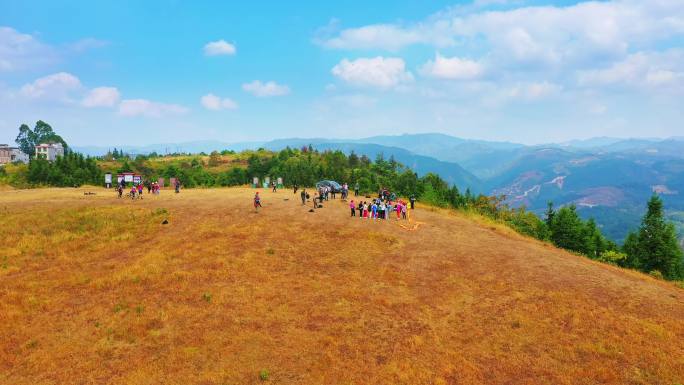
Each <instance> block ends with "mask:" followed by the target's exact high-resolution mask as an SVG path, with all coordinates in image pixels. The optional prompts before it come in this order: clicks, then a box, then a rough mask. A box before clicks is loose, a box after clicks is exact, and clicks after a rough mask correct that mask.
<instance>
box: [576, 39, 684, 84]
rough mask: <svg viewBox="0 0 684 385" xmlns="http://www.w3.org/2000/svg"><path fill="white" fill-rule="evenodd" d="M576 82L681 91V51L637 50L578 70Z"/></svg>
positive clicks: (683, 65)
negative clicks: (601, 65) (600, 65)
mask: <svg viewBox="0 0 684 385" xmlns="http://www.w3.org/2000/svg"><path fill="white" fill-rule="evenodd" d="M578 80H579V83H580V84H581V85H583V86H588V87H596V86H606V85H616V86H632V87H646V88H655V87H678V88H680V89H682V90H684V50H680V49H672V50H668V51H666V52H637V53H634V54H631V55H629V56H627V57H626V58H625V59H624V60H622V61H619V62H616V63H613V64H612V65H611V66H609V67H607V68H601V69H595V70H586V71H580V72H579V74H578Z"/></svg>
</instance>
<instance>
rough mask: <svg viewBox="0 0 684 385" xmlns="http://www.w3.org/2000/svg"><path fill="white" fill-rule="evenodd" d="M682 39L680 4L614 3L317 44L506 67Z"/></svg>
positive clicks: (462, 19)
mask: <svg viewBox="0 0 684 385" xmlns="http://www.w3.org/2000/svg"><path fill="white" fill-rule="evenodd" d="M683 34H684V2H682V1H680V0H659V1H641V0H613V1H603V2H595V1H592V2H588V1H587V2H581V3H577V4H574V5H569V6H527V7H519V8H514V9H508V10H502V11H483V10H482V9H478V8H477V7H474V8H472V9H470V11H467V12H464V10H463V8H461V7H455V8H453V9H447V10H445V11H442V12H440V13H437V14H435V15H432V16H430V17H429V18H427V19H425V20H424V21H421V22H418V23H413V24H399V23H397V24H372V25H366V26H361V27H358V28H348V29H344V30H341V31H339V32H337V33H336V34H334V35H332V36H330V37H328V38H319V39H318V41H319V43H320V44H321V45H323V46H324V47H328V48H336V49H385V50H397V49H400V48H403V47H406V46H409V45H413V44H428V45H433V46H437V47H443V46H451V45H455V44H457V43H458V44H459V45H461V46H463V45H464V44H468V43H473V44H477V46H478V47H485V48H486V49H488V50H489V51H490V52H491V53H492V54H493V55H494V56H496V57H499V58H505V59H506V61H508V62H510V61H512V60H514V61H518V62H522V63H528V64H529V63H534V64H546V65H561V64H567V63H582V62H592V61H594V60H595V59H597V58H611V57H615V56H616V55H618V56H619V55H624V54H625V53H626V52H627V51H628V50H629V48H630V47H633V46H639V45H644V44H649V43H653V42H655V41H660V40H663V39H668V38H672V37H675V36H681V35H683Z"/></svg>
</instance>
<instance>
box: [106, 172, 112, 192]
mask: <svg viewBox="0 0 684 385" xmlns="http://www.w3.org/2000/svg"><path fill="white" fill-rule="evenodd" d="M105 187H107V188H110V187H112V173H110V172H108V173H106V174H105Z"/></svg>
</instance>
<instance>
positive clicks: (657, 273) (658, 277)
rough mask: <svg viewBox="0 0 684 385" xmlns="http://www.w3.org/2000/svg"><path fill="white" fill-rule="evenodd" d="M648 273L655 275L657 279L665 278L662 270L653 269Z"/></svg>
mask: <svg viewBox="0 0 684 385" xmlns="http://www.w3.org/2000/svg"><path fill="white" fill-rule="evenodd" d="M648 275H650V276H651V277H653V278H655V279H665V277H664V276H663V273H661V272H660V270H651V272H650V273H648Z"/></svg>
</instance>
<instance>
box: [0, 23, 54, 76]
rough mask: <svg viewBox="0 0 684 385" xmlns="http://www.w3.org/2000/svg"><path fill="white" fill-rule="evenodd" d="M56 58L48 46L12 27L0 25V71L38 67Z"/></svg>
mask: <svg viewBox="0 0 684 385" xmlns="http://www.w3.org/2000/svg"><path fill="white" fill-rule="evenodd" d="M56 60H57V55H56V52H55V51H54V49H52V48H51V47H50V46H48V45H46V44H43V43H41V42H40V41H38V39H36V38H34V37H33V36H31V35H28V34H24V33H20V32H18V31H16V30H15V29H13V28H9V27H0V72H9V71H19V70H25V69H28V68H34V67H40V66H42V65H45V64H49V63H52V62H54V61H56Z"/></svg>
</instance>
